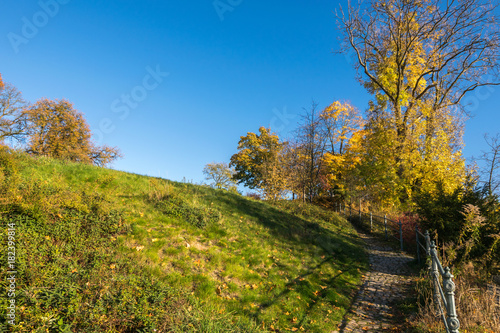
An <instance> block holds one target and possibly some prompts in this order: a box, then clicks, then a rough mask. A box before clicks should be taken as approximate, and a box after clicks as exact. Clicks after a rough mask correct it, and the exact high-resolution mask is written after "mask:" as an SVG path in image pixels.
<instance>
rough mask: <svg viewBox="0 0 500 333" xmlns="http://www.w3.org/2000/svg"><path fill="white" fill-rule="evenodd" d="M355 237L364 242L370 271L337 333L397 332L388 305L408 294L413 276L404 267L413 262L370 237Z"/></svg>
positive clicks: (391, 308)
mask: <svg viewBox="0 0 500 333" xmlns="http://www.w3.org/2000/svg"><path fill="white" fill-rule="evenodd" d="M359 235H360V237H361V238H362V239H363V240H364V241H365V242H366V248H367V250H368V253H369V257H370V271H369V272H368V273H367V274H366V275H365V277H364V279H363V284H362V286H361V288H360V290H359V292H358V295H357V296H356V298H355V301H354V303H353V305H352V308H351V310H350V311H349V313H348V314H347V315H346V317H345V318H344V321H343V323H342V325H341V327H340V329H339V331H337V332H399V331H400V329H399V328H398V327H399V325H398V323H395V320H394V314H395V311H394V307H393V306H391V305H392V304H393V303H394V302H396V301H398V300H402V299H404V298H405V297H406V295H408V293H409V292H410V291H409V286H410V283H411V281H412V279H413V276H412V271H411V269H410V268H409V266H408V263H409V262H411V261H412V260H414V258H413V257H411V256H409V255H407V254H405V253H398V252H395V251H394V250H393V249H392V248H391V247H389V246H388V245H386V244H384V243H383V242H381V241H380V240H378V239H375V238H374V237H372V236H370V235H367V234H363V233H361V232H359Z"/></svg>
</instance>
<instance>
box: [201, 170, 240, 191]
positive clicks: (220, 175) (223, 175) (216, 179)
mask: <svg viewBox="0 0 500 333" xmlns="http://www.w3.org/2000/svg"><path fill="white" fill-rule="evenodd" d="M234 173H235V171H234V169H232V168H230V167H229V166H228V165H227V163H208V164H207V165H205V167H204V168H203V174H204V175H205V179H207V180H209V181H212V184H211V186H212V187H213V188H218V189H225V190H228V191H233V192H235V191H236V182H235V180H233V175H234Z"/></svg>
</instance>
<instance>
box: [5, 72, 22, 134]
mask: <svg viewBox="0 0 500 333" xmlns="http://www.w3.org/2000/svg"><path fill="white" fill-rule="evenodd" d="M26 107H27V103H26V102H25V101H24V99H23V98H22V95H21V93H20V92H19V91H18V90H17V89H16V88H15V87H14V86H12V85H11V84H9V83H7V84H4V82H3V81H2V77H1V76H0V143H1V142H3V141H5V140H6V139H14V140H17V141H22V139H23V138H24V136H25V134H26V116H25V114H24V110H25V109H26Z"/></svg>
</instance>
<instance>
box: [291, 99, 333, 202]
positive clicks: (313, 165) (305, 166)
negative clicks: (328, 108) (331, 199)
mask: <svg viewBox="0 0 500 333" xmlns="http://www.w3.org/2000/svg"><path fill="white" fill-rule="evenodd" d="M317 107H318V104H316V103H315V102H312V104H311V108H310V109H309V110H306V109H304V110H305V114H304V115H303V116H302V119H303V123H302V124H301V125H300V126H299V128H298V129H297V140H298V151H299V155H300V161H301V164H302V167H301V168H300V169H301V170H302V172H304V178H305V182H304V184H303V185H304V188H303V197H304V198H305V197H307V198H308V200H309V201H312V199H313V197H314V196H315V195H316V194H317V193H318V189H319V186H320V180H319V177H320V173H321V158H322V157H323V154H324V152H325V146H326V144H325V140H324V136H323V133H324V131H323V130H322V129H321V122H320V118H319V113H318V110H317Z"/></svg>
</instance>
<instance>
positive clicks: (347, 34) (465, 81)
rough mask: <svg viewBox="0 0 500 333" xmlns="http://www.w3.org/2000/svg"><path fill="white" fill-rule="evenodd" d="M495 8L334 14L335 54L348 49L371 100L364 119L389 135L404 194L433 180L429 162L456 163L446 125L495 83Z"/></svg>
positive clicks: (405, 0)
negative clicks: (339, 37)
mask: <svg viewBox="0 0 500 333" xmlns="http://www.w3.org/2000/svg"><path fill="white" fill-rule="evenodd" d="M495 8H496V5H495V6H494V5H492V3H491V1H482V0H451V1H447V2H442V1H439V0H389V1H381V0H372V1H369V2H368V3H367V5H366V7H363V8H353V7H351V6H350V7H349V10H348V13H347V15H346V14H344V13H343V12H341V15H339V23H340V27H341V29H342V30H343V32H344V45H343V50H342V51H344V52H345V51H347V50H353V51H354V54H355V56H356V59H357V60H356V63H355V67H356V68H357V70H358V73H359V75H360V76H359V79H360V81H361V83H362V84H364V86H365V87H366V88H367V89H368V91H369V92H371V93H372V94H374V95H375V100H374V101H373V102H372V104H371V107H370V111H369V112H370V118H375V119H377V120H380V119H384V121H385V127H386V130H389V131H393V132H394V134H395V136H394V138H395V155H394V163H395V164H396V165H397V175H398V177H400V178H401V179H402V180H404V181H405V182H406V184H405V187H406V188H407V189H408V188H412V187H413V188H414V187H418V186H420V185H419V184H421V183H425V181H426V180H427V179H426V177H429V176H432V175H431V174H429V173H428V171H429V170H432V169H434V168H435V166H433V163H435V160H436V159H440V160H441V162H443V163H446V161H450V160H451V161H453V163H452V164H450V165H446V166H444V167H443V166H441V168H442V169H449V168H456V167H459V165H461V164H463V163H462V161H461V156H459V155H460V154H459V153H460V150H461V145H460V144H457V142H458V141H460V139H461V135H460V131H456V130H457V128H456V126H453V125H454V124H457V123H461V121H460V116H461V111H463V105H462V104H461V103H462V100H463V97H464V96H465V95H466V94H467V93H468V92H471V91H473V90H476V89H479V88H481V87H484V86H488V85H498V84H500V83H499V81H500V80H499V63H498V54H499V50H500V42H499V40H500V28H499V27H500V25H499V24H498V19H497V17H496V16H495V14H494V10H495ZM380 114H382V117H380ZM453 131H456V132H453ZM457 134H458V135H457ZM454 137H458V138H459V139H458V140H454V139H453V138H454ZM445 140H448V141H445ZM419 147H423V149H421V148H419ZM443 147H445V149H442V148H443ZM443 153H446V154H448V155H447V156H443V155H442V154H443ZM418 161H420V162H418ZM418 163H420V164H418ZM413 170H419V175H418V176H415V175H414V176H415V177H413V179H411V177H412V174H413ZM424 171H425V172H427V174H424ZM454 172H455V171H454ZM455 173H461V174H463V170H462V171H458V172H455ZM408 177H410V179H408ZM422 177H424V178H422ZM405 178H406V179H405ZM448 178H451V177H448ZM449 187H450V188H451V187H452V186H449Z"/></svg>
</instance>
